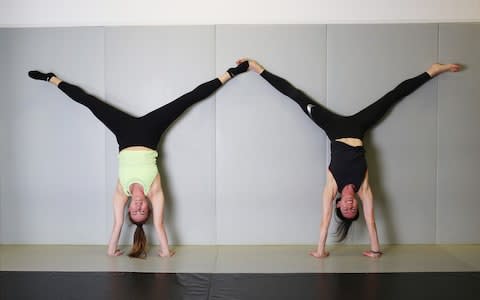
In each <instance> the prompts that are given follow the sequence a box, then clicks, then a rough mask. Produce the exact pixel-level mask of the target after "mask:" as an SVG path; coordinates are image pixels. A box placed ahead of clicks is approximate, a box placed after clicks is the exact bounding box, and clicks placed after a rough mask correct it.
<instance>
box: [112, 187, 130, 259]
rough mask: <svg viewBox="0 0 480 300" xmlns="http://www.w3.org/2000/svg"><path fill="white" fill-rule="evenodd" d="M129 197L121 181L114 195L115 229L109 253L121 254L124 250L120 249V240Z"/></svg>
mask: <svg viewBox="0 0 480 300" xmlns="http://www.w3.org/2000/svg"><path fill="white" fill-rule="evenodd" d="M127 200H128V197H127V195H125V193H124V192H123V190H122V186H121V184H120V182H118V183H117V187H116V188H115V194H114V195H113V229H112V236H111V237H110V242H109V243H108V252H107V253H108V255H110V256H119V255H122V254H123V252H122V251H120V249H118V248H117V247H118V240H119V238H120V233H121V231H122V226H123V215H124V210H125V205H126V204H127Z"/></svg>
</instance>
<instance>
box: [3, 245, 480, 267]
mask: <svg viewBox="0 0 480 300" xmlns="http://www.w3.org/2000/svg"><path fill="white" fill-rule="evenodd" d="M313 248H314V247H313V246H309V245H305V246H178V247H175V248H174V249H175V250H176V252H177V253H176V255H175V256H174V257H173V258H168V259H165V258H160V257H158V256H156V255H155V253H156V249H157V248H155V247H152V248H151V249H150V252H149V256H148V258H147V259H146V260H141V259H131V258H129V257H127V256H121V257H108V256H107V255H106V254H105V251H106V247H105V246H63V245H62V246H60V245H48V246H41V245H38V246H37V245H0V271H74V272H86V271H89V272H92V271H96V272H156V273H384V272H472V271H476V272H478V271H480V245H402V246H393V245H392V246H384V252H385V255H384V256H383V257H382V258H380V259H378V260H375V259H370V258H366V257H363V256H362V255H361V252H362V250H363V249H365V246H343V245H342V246H330V247H329V248H328V250H329V251H330V253H331V254H330V257H328V258H326V259H320V260H319V259H315V258H313V257H310V256H309V255H308V252H309V251H310V250H311V249H313ZM125 249H128V248H125Z"/></svg>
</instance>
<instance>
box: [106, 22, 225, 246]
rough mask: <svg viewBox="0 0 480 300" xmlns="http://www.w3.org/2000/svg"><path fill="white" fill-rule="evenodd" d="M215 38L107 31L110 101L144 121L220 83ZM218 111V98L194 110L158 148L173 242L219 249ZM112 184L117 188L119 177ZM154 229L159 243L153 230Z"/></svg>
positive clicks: (210, 32) (182, 31)
mask: <svg viewBox="0 0 480 300" xmlns="http://www.w3.org/2000/svg"><path fill="white" fill-rule="evenodd" d="M214 38H215V36H214V27H213V26H179V27H167V26H165V27H119V28H108V29H106V45H105V48H106V51H105V62H106V67H105V69H106V71H105V74H106V75H105V77H106V89H107V92H106V94H107V99H108V100H109V101H111V102H112V103H114V104H115V105H117V106H118V107H121V108H123V109H124V110H125V111H127V112H129V113H131V114H133V115H136V116H140V115H144V114H146V113H148V112H150V111H151V110H154V109H156V108H158V107H160V106H163V105H165V104H167V103H169V102H171V101H173V100H174V99H176V98H177V97H179V96H181V95H183V94H185V93H187V92H189V91H190V90H192V89H193V88H195V87H196V86H198V85H199V84H201V83H203V82H205V81H208V80H211V79H213V78H214V77H215V76H216V74H215V73H214V72H215V60H214V56H215V49H214V45H215V43H214ZM214 109H215V107H214V96H212V97H210V98H208V99H206V100H204V101H203V102H200V103H198V104H197V105H195V106H194V107H193V108H192V109H191V110H188V111H187V112H186V113H185V114H184V115H182V116H181V117H180V118H179V119H178V120H177V122H175V123H174V124H173V125H172V126H171V127H170V128H169V129H168V131H167V132H166V134H165V135H164V137H163V141H162V143H161V144H160V146H159V149H158V150H159V168H160V175H161V177H162V185H163V188H164V191H165V196H166V213H165V218H166V227H167V231H168V233H169V238H170V241H171V242H172V243H188V244H210V243H215V235H214V232H215V216H214V195H215V193H214V154H215V152H214V132H215V130H214V124H215V115H214ZM109 144H114V145H115V147H116V143H111V142H110V143H109ZM109 147H110V146H109ZM111 147H113V145H111ZM111 154H113V151H111ZM110 162H111V165H112V166H116V162H113V161H112V160H110ZM111 170H112V172H116V168H115V169H113V168H111ZM108 180H109V183H108V184H107V185H108V186H109V187H112V186H115V182H116V180H117V178H116V176H115V175H114V174H110V175H109V176H108ZM129 223H130V222H129V221H127V222H126V224H129ZM133 227H134V226H126V227H125V228H128V229H131V230H130V231H129V230H124V234H123V236H122V242H125V243H130V242H131V239H132V235H133V229H134V228H133ZM147 227H148V226H147ZM147 230H148V232H149V234H150V240H153V241H155V242H158V241H157V240H156V235H155V234H154V231H153V228H151V230H149V229H147Z"/></svg>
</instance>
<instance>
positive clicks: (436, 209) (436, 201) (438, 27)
mask: <svg viewBox="0 0 480 300" xmlns="http://www.w3.org/2000/svg"><path fill="white" fill-rule="evenodd" d="M439 58H440V23H438V24H437V61H438V60H439ZM434 98H435V104H436V105H435V117H436V126H435V130H436V141H435V146H436V149H435V150H436V151H435V194H434V199H435V201H434V206H435V210H434V211H435V227H434V233H435V244H437V243H438V230H437V228H438V195H439V191H438V187H439V185H438V184H439V183H438V157H439V154H438V152H439V148H440V147H439V145H438V143H439V141H440V133H439V126H440V123H439V116H438V111H439V110H438V105H439V103H438V79H437V80H436V81H435V86H434Z"/></svg>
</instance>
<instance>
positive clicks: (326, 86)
mask: <svg viewBox="0 0 480 300" xmlns="http://www.w3.org/2000/svg"><path fill="white" fill-rule="evenodd" d="M325 107H327V108H328V25H325ZM327 165H328V138H325V167H326V169H327V168H328V166H327ZM326 180H327V177H326V176H325V181H326Z"/></svg>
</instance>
